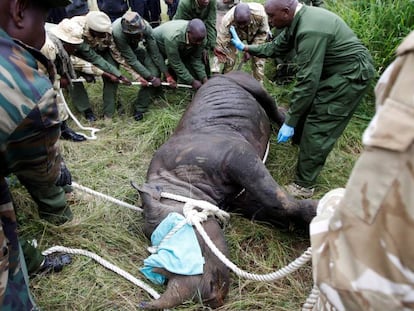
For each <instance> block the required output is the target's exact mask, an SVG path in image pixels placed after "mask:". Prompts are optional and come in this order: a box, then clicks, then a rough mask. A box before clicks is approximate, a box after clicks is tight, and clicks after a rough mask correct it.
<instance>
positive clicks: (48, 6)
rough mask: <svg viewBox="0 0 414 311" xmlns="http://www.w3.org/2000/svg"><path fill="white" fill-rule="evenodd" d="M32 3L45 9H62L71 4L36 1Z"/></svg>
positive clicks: (67, 0)
mask: <svg viewBox="0 0 414 311" xmlns="http://www.w3.org/2000/svg"><path fill="white" fill-rule="evenodd" d="M33 2H34V3H35V4H37V5H39V6H44V7H46V8H57V7H64V6H67V5H69V4H71V3H72V1H71V0H36V1H33Z"/></svg>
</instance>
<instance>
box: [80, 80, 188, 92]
mask: <svg viewBox="0 0 414 311" xmlns="http://www.w3.org/2000/svg"><path fill="white" fill-rule="evenodd" d="M72 82H86V80H85V79H84V78H79V79H73V80H72ZM120 84H124V85H126V83H122V82H120ZM131 85H138V86H141V85H142V82H139V81H133V82H131ZM161 85H162V86H171V84H170V83H168V82H161ZM148 86H152V83H151V82H148ZM177 87H181V88H185V89H191V88H193V87H192V86H191V85H189V84H181V83H177Z"/></svg>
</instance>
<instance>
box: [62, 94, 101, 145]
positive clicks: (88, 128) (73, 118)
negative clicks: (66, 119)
mask: <svg viewBox="0 0 414 311" xmlns="http://www.w3.org/2000/svg"><path fill="white" fill-rule="evenodd" d="M57 96H60V97H61V98H62V102H63V105H64V106H65V108H66V110H67V112H68V114H69V116H70V117H71V118H72V120H73V121H74V122H75V123H76V125H77V126H78V127H79V128H80V129H81V130H84V131H91V136H88V135H85V134H83V133H78V132H76V134H79V135H82V136H83V137H85V138H86V139H90V140H95V139H97V138H98V137H96V135H95V133H96V132H99V131H100V129H97V128H94V127H86V126H83V125H82V124H81V123H80V122H79V120H78V119H77V118H76V117H75V115H74V114H73V113H72V111H71V110H70V109H69V106H68V103H67V102H66V99H65V96H63V92H62V89H61V88H59V91H58V94H57Z"/></svg>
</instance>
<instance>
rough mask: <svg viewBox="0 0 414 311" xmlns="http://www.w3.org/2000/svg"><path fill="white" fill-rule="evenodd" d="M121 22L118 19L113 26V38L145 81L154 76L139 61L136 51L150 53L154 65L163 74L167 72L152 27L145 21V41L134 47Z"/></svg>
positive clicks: (123, 54)
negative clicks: (123, 30)
mask: <svg viewBox="0 0 414 311" xmlns="http://www.w3.org/2000/svg"><path fill="white" fill-rule="evenodd" d="M121 20H122V18H118V19H117V20H115V21H114V23H113V24H112V36H113V38H114V40H115V43H116V45H117V47H118V50H119V51H120V52H121V54H122V56H123V57H124V58H125V59H126V61H127V62H128V64H129V65H130V66H131V67H132V68H133V69H134V70H135V71H136V72H138V73H139V74H140V75H141V76H142V77H144V78H145V79H147V78H149V77H150V76H152V74H151V72H150V71H149V70H148V69H147V68H146V67H145V66H144V65H143V64H142V63H141V62H140V61H139V59H138V58H137V56H136V54H135V52H136V51H140V52H142V53H145V54H147V53H148V54H149V56H150V57H151V59H152V61H153V62H154V64H155V65H156V66H157V67H158V69H159V70H160V71H161V72H162V73H165V72H167V66H166V65H165V60H164V57H163V56H162V54H161V53H160V50H159V49H158V45H157V41H156V40H155V37H154V34H153V30H152V28H151V26H150V25H149V24H148V23H147V22H146V21H144V22H145V26H146V27H145V30H144V32H143V40H141V41H140V42H139V44H137V47H133V46H132V43H131V42H130V41H129V40H128V37H127V36H126V35H125V34H124V33H123V32H122V25H121Z"/></svg>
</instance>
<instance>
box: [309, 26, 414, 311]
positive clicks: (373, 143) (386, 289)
mask: <svg viewBox="0 0 414 311" xmlns="http://www.w3.org/2000/svg"><path fill="white" fill-rule="evenodd" d="M413 70H414V32H412V33H411V34H410V35H409V36H408V37H407V38H406V39H405V40H404V41H403V43H402V44H401V45H400V46H399V48H398V49H397V59H396V60H395V61H394V63H393V64H392V65H391V66H390V67H389V68H388V69H387V70H386V71H385V72H384V74H383V75H382V77H381V78H380V80H379V82H378V84H377V87H376V99H377V113H376V115H375V116H374V118H373V119H372V121H371V123H370V124H369V126H368V128H367V129H366V131H365V133H364V135H363V143H364V145H365V150H364V152H363V153H362V155H361V157H360V158H359V159H358V161H357V163H356V165H355V167H354V169H353V171H352V174H351V177H350V179H349V181H348V184H347V186H346V190H345V192H344V193H343V196H342V195H340V194H339V195H338V194H336V195H335V192H337V191H338V190H334V192H330V193H328V194H327V195H326V196H325V197H324V198H323V199H322V200H321V203H320V206H319V207H318V216H316V218H315V219H314V220H313V221H312V224H311V227H310V233H311V242H312V249H313V269H314V270H313V271H314V272H313V274H314V281H315V283H316V285H317V286H318V287H319V289H320V291H321V294H320V298H319V301H318V303H317V304H316V305H315V307H314V310H387V311H388V310H413V309H414V295H413V293H414V278H413V276H414V249H413V247H412V245H413V244H412V243H413V242H414V241H413V239H414V192H413V189H414V101H413V98H414V90H413V85H414V75H413Z"/></svg>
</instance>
